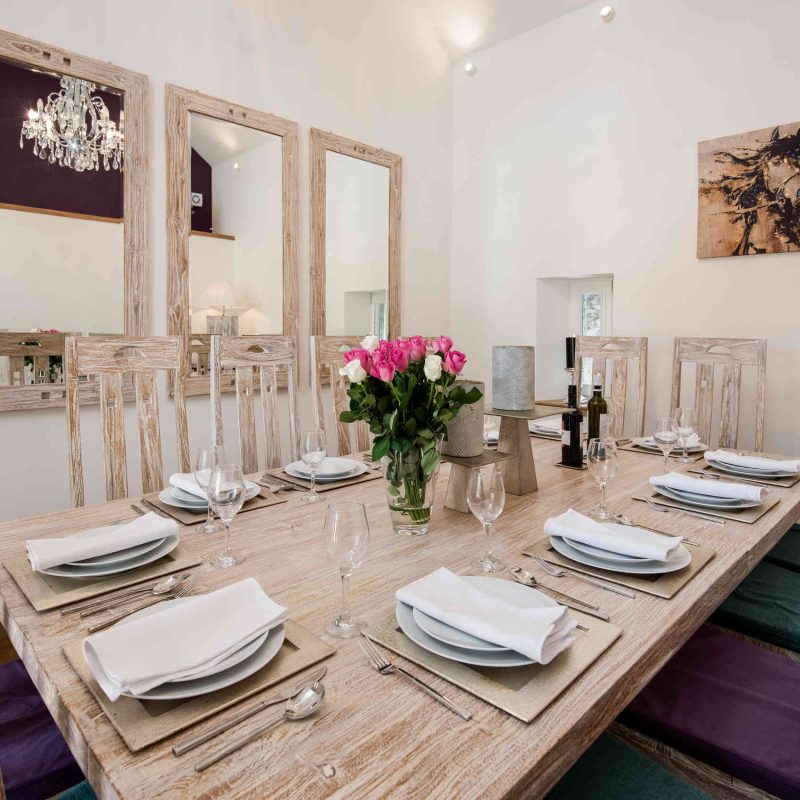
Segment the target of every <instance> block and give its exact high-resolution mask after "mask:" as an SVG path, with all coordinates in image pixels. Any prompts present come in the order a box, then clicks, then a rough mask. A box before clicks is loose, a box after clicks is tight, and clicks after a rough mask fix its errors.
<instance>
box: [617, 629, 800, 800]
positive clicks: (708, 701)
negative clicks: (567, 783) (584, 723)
mask: <svg viewBox="0 0 800 800" xmlns="http://www.w3.org/2000/svg"><path fill="white" fill-rule="evenodd" d="M621 719H622V721H623V722H625V723H626V724H628V725H630V726H631V727H633V728H636V729H637V730H640V731H641V732H642V733H645V734H647V735H649V736H652V737H653V738H655V739H659V740H661V741H663V742H665V743H666V744H668V745H671V746H673V747H675V748H676V749H678V750H680V751H682V752H684V753H686V754H687V755H691V756H694V757H696V758H698V759H700V760H701V761H704V762H706V763H707V764H710V765H711V766H714V767H717V768H718V769H720V770H722V771H723V772H726V773H728V774H729V775H733V776H734V777H737V778H739V779H741V780H743V781H746V782H747V783H749V784H751V785H752V786H756V787H758V788H760V789H763V790H764V791H767V792H770V793H772V794H774V795H777V796H778V797H781V798H800V723H799V722H798V720H800V663H798V662H796V661H791V660H790V659H788V658H785V657H784V656H781V655H778V654H777V653H771V652H769V651H767V650H764V649H763V648H761V647H759V646H758V645H755V644H751V643H750V642H746V641H743V640H742V639H739V638H736V637H735V636H733V635H731V634H728V633H725V632H721V631H717V630H714V629H713V628H711V627H709V626H708V625H704V626H703V627H702V628H700V630H699V631H698V632H697V633H696V634H695V635H694V636H693V637H692V638H691V639H690V640H689V641H688V642H687V643H686V644H685V645H684V647H683V648H681V650H679V651H678V653H677V654H676V655H675V656H674V657H673V658H672V660H671V661H670V662H669V663H668V664H667V665H666V666H665V667H664V668H663V669H662V670H661V672H659V673H658V675H656V676H655V678H653V680H652V681H651V682H650V683H649V684H648V685H647V686H646V687H645V688H644V689H643V690H642V691H641V692H640V693H639V694H638V695H637V697H636V698H635V699H634V701H633V702H632V703H631V704H630V705H629V706H628V708H627V709H626V710H625V711H624V712H623V714H622V716H621Z"/></svg>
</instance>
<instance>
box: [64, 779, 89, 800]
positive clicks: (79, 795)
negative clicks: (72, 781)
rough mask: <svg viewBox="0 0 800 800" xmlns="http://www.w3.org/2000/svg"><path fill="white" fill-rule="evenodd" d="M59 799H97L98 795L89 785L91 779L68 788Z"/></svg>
mask: <svg viewBox="0 0 800 800" xmlns="http://www.w3.org/2000/svg"><path fill="white" fill-rule="evenodd" d="M58 800H97V795H95V793H94V792H93V791H92V787H91V786H89V781H82V782H81V783H79V784H78V785H77V786H73V787H72V788H71V789H67V791H66V792H64V794H60V795H59V796H58Z"/></svg>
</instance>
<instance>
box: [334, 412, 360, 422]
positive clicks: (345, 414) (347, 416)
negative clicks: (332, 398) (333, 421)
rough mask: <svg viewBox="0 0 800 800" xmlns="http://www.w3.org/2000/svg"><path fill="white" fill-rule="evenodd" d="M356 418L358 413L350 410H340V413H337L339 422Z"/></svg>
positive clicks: (353, 420)
mask: <svg viewBox="0 0 800 800" xmlns="http://www.w3.org/2000/svg"><path fill="white" fill-rule="evenodd" d="M357 420H358V414H355V413H353V412H352V411H342V413H341V414H339V421H340V422H356V421H357Z"/></svg>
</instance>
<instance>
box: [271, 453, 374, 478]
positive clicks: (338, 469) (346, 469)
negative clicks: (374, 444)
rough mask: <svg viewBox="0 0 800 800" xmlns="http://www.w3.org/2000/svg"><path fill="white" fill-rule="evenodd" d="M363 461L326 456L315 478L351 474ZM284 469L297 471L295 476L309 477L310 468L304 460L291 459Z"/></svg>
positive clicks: (339, 476)
mask: <svg viewBox="0 0 800 800" xmlns="http://www.w3.org/2000/svg"><path fill="white" fill-rule="evenodd" d="M363 466H364V462H363V461H356V460H355V459H353V458H334V457H331V456H328V457H326V458H325V460H324V461H323V462H322V464H320V466H319V469H318V470H317V478H341V477H342V476H343V475H351V474H352V473H353V471H354V470H357V469H358V468H359V467H363ZM286 469H287V470H288V469H292V470H293V471H294V472H296V473H297V475H296V476H295V477H299V478H310V477H311V470H310V469H309V468H308V466H307V465H306V464H305V462H304V461H302V460H300V461H293V462H292V463H291V464H289V465H288V466H287V467H286Z"/></svg>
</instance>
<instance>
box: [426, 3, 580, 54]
mask: <svg viewBox="0 0 800 800" xmlns="http://www.w3.org/2000/svg"><path fill="white" fill-rule="evenodd" d="M593 1H594V0H416V2H417V3H418V6H419V9H420V12H421V13H422V14H424V16H425V17H426V18H427V20H428V21H429V22H430V24H431V25H433V27H434V29H435V30H436V32H437V34H438V35H439V38H440V39H441V41H442V44H443V45H444V47H445V49H446V50H447V52H448V53H449V55H450V57H451V58H452V59H459V58H462V57H463V56H465V55H467V54H469V53H472V52H474V51H475V50H482V49H483V48H485V47H491V46H492V45H495V44H499V43H500V42H503V41H505V40H506V39H511V38H513V37H514V36H519V35H520V34H522V33H525V31H529V30H530V29H531V28H535V27H537V26H538V25H543V24H544V23H546V22H549V21H550V20H552V19H555V18H556V17H560V16H562V15H563V14H567V13H569V12H570V11H574V10H575V9H577V8H580V7H581V6H586V5H589V4H590V3H592V2H593Z"/></svg>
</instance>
